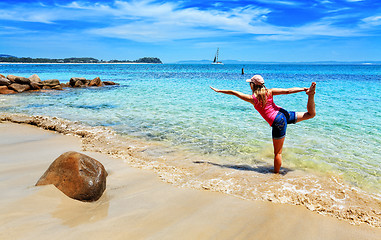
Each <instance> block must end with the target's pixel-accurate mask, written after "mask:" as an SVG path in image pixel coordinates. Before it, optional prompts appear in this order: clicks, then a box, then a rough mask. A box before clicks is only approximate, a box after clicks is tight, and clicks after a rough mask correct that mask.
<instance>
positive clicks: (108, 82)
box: [103, 81, 119, 85]
mask: <svg viewBox="0 0 381 240" xmlns="http://www.w3.org/2000/svg"><path fill="white" fill-rule="evenodd" d="M103 84H104V85H119V83H115V82H112V81H103Z"/></svg>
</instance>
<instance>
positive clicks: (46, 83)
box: [41, 79, 60, 87]
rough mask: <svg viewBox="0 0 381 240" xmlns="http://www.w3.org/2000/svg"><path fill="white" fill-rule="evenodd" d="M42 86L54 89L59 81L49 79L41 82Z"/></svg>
mask: <svg viewBox="0 0 381 240" xmlns="http://www.w3.org/2000/svg"><path fill="white" fill-rule="evenodd" d="M41 83H42V85H43V86H48V87H54V86H57V85H60V81H59V80H57V79H49V80H45V81H42V82H41Z"/></svg>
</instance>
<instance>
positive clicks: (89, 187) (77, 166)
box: [36, 152, 108, 201]
mask: <svg viewBox="0 0 381 240" xmlns="http://www.w3.org/2000/svg"><path fill="white" fill-rule="evenodd" d="M107 175H108V174H107V172H106V170H105V168H104V167H103V165H102V164H101V163H100V162H98V161H97V160H95V159H93V158H91V157H89V156H87V155H84V154H82V153H78V152H66V153H64V154H62V155H61V156H59V157H58V158H57V159H56V160H54V162H53V163H52V164H51V165H50V166H49V168H48V169H47V170H46V172H45V173H44V174H43V175H42V176H41V178H40V179H39V180H38V182H37V183H36V186H40V185H47V184H54V186H56V187H57V188H58V189H59V190H61V191H62V192H63V193H64V194H66V195H67V196H68V197H71V198H74V199H77V200H80V201H96V200H98V199H99V198H100V197H101V196H102V194H103V192H104V190H105V189H106V177H107Z"/></svg>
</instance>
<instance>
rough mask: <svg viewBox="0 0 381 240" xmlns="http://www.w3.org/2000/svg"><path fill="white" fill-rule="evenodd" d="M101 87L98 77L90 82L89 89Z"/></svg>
mask: <svg viewBox="0 0 381 240" xmlns="http://www.w3.org/2000/svg"><path fill="white" fill-rule="evenodd" d="M93 86H96V87H101V86H102V81H101V79H100V78H99V77H96V78H94V79H93V80H91V81H90V83H89V87H93Z"/></svg>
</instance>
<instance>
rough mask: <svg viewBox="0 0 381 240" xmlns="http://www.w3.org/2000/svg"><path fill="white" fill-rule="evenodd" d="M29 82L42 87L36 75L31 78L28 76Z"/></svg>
mask: <svg viewBox="0 0 381 240" xmlns="http://www.w3.org/2000/svg"><path fill="white" fill-rule="evenodd" d="M29 80H30V82H31V83H37V84H41V85H42V82H41V79H40V77H39V76H38V75H37V74H33V75H32V76H30V77H29Z"/></svg>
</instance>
